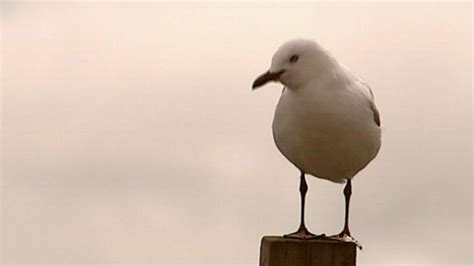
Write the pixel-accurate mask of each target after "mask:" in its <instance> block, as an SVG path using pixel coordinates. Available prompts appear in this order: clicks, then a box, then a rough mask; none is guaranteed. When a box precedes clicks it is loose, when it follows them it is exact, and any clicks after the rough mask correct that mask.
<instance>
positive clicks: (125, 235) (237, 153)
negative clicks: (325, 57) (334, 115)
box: [0, 2, 473, 266]
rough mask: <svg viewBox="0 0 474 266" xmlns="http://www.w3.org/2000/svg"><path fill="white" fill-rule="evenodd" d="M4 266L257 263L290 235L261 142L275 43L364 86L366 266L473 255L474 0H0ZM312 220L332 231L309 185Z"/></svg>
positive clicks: (359, 230) (292, 212)
mask: <svg viewBox="0 0 474 266" xmlns="http://www.w3.org/2000/svg"><path fill="white" fill-rule="evenodd" d="M1 9H2V10H1V33H2V34H1V71H0V73H1V89H2V90H1V92H2V94H1V100H2V111H1V119H2V130H1V134H2V142H1V145H2V146H1V151H2V152H1V163H2V165H1V166H2V169H1V170H2V171H1V174H2V176H1V219H0V220H1V235H0V239H1V251H2V254H1V255H2V256H1V263H2V265H15V264H67V265H69V264H75V265H80V264H104V263H110V264H130V265H132V264H154V265H174V264H181V265H193V266H197V265H199V266H202V265H210V264H214V265H234V266H237V265H239V266H243V265H245V266H249V265H256V264H257V262H258V256H259V244H260V239H261V237H263V236H264V235H282V234H285V233H289V232H291V231H294V230H295V229H296V227H297V225H298V222H299V194H298V185H299V183H298V182H299V181H298V178H299V173H298V171H297V169H295V168H294V166H293V165H292V164H291V163H289V162H288V161H286V159H285V158H284V157H283V156H282V155H281V154H280V153H279V152H278V150H277V148H276V147H275V145H274V144H273V138H272V135H271V123H272V119H273V112H274V109H275V105H276V102H277V100H278V97H279V96H280V92H281V88H282V85H280V84H270V85H267V86H266V87H265V88H262V89H260V90H258V91H254V92H252V91H251V84H252V82H253V80H254V79H255V78H256V77H257V76H258V75H259V74H261V73H263V72H264V71H266V70H267V69H268V68H269V65H270V60H271V56H272V55H273V53H274V51H275V50H276V49H277V48H278V47H279V46H280V45H281V44H282V43H283V42H285V41H287V40H290V39H293V38H297V37H305V38H310V39H314V40H316V41H317V42H319V43H320V44H321V45H323V46H324V47H325V48H327V49H328V50H329V51H331V53H332V54H333V55H334V56H335V57H336V58H338V60H339V61H341V62H342V63H344V64H345V65H346V66H348V67H349V68H350V69H351V70H352V71H353V72H355V73H357V74H358V75H360V76H361V77H363V78H364V79H365V80H366V81H367V82H368V83H369V84H370V85H371V87H372V90H373V92H374V94H375V99H376V104H377V107H378V109H379V111H380V114H381V120H382V124H383V140H382V148H381V150H380V153H379V155H378V157H377V158H376V159H375V160H374V161H373V162H372V163H371V164H370V165H369V166H368V167H367V168H366V169H364V170H363V171H361V172H360V173H359V174H358V175H357V176H356V177H355V179H354V182H353V197H352V201H351V217H350V223H351V230H352V233H353V235H354V236H355V237H356V238H357V239H358V240H359V241H360V242H361V243H362V244H363V246H364V249H363V250H362V251H358V263H359V265H472V262H473V257H472V249H473V247H472V238H473V235H472V233H473V229H472V224H473V218H472V211H473V205H472V196H473V194H472V189H473V187H472V163H473V161H472V121H473V120H472V113H473V112H472V39H471V38H472V29H471V25H472V24H471V23H472V14H471V10H472V6H471V4H470V3H411V2H405V3H375V2H367V3H363V2H355V3H306V4H304V3H299V4H296V3H251V2H250V3H221V4H217V3H199V2H197V3H151V2H138V3H131V2H102V3H95V2H75V3H48V2H40V3H21V2H8V3H6V2H2V4H1ZM308 185H309V191H308V195H307V204H306V205H307V211H306V212H307V225H308V227H309V229H310V230H312V231H313V232H315V233H323V232H324V233H326V234H334V233H338V232H339V231H340V230H341V229H342V225H343V215H344V213H343V207H344V205H343V204H344V198H343V193H342V189H343V186H342V185H340V184H334V183H330V182H328V181H326V180H322V179H317V178H312V177H311V178H308Z"/></svg>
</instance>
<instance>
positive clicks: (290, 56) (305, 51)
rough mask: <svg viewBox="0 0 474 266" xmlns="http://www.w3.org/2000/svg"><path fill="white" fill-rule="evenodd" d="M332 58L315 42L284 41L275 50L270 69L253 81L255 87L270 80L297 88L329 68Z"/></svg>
mask: <svg viewBox="0 0 474 266" xmlns="http://www.w3.org/2000/svg"><path fill="white" fill-rule="evenodd" d="M332 61H333V58H332V57H331V56H330V55H329V54H328V53H327V52H326V51H325V50H324V49H323V48H322V47H321V46H320V45H319V44H317V43H316V42H314V41H312V40H306V39H296V40H291V41H289V42H286V43H284V44H283V45H282V46H280V48H278V50H277V51H276V52H275V54H274V55H273V58H272V63H271V67H270V69H269V70H268V71H267V72H265V73H264V74H262V75H260V76H259V77H258V78H257V79H256V80H255V81H254V83H253V85H252V89H257V88H259V87H261V86H263V85H265V84H266V83H268V82H270V81H277V82H281V83H282V84H284V85H285V86H287V87H288V88H289V89H298V88H299V87H301V86H304V85H305V84H306V83H307V82H310V81H312V80H313V79H316V78H318V74H321V73H322V72H323V71H324V70H327V69H329V68H330V66H331V64H332V63H333V62H332Z"/></svg>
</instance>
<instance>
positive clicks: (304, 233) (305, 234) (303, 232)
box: [285, 171, 324, 239]
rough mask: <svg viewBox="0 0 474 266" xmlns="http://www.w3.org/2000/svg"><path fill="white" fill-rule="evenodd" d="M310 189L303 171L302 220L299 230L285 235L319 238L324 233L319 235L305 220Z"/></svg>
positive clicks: (301, 184)
mask: <svg viewBox="0 0 474 266" xmlns="http://www.w3.org/2000/svg"><path fill="white" fill-rule="evenodd" d="M307 191H308V184H307V183H306V178H305V173H304V172H303V171H301V176H300V196H301V221H300V227H299V228H298V230H297V231H296V232H294V233H291V234H287V235H285V237H291V238H299V239H310V238H318V237H322V236H324V235H321V236H318V235H315V234H313V233H311V232H310V231H308V229H307V228H306V225H305V222H304V210H305V198H306V192H307Z"/></svg>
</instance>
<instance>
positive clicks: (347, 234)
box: [330, 179, 362, 249]
mask: <svg viewBox="0 0 474 266" xmlns="http://www.w3.org/2000/svg"><path fill="white" fill-rule="evenodd" d="M351 195H352V183H351V180H350V179H348V180H347V183H346V186H345V187H344V198H345V200H346V212H345V217H344V229H342V232H340V233H339V234H338V235H335V236H332V237H330V238H335V239H338V240H341V241H349V242H354V244H356V245H357V246H358V247H359V248H360V249H362V245H361V244H360V243H359V242H358V241H357V240H356V239H355V238H353V237H352V235H351V231H350V230H349V203H350V201H351Z"/></svg>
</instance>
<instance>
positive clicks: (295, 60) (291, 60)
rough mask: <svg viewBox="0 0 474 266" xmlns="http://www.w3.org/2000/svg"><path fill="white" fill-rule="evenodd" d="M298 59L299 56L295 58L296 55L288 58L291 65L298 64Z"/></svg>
mask: <svg viewBox="0 0 474 266" xmlns="http://www.w3.org/2000/svg"><path fill="white" fill-rule="evenodd" d="M298 59H300V57H299V56H297V55H292V56H291V57H290V62H291V63H296V62H298Z"/></svg>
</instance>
